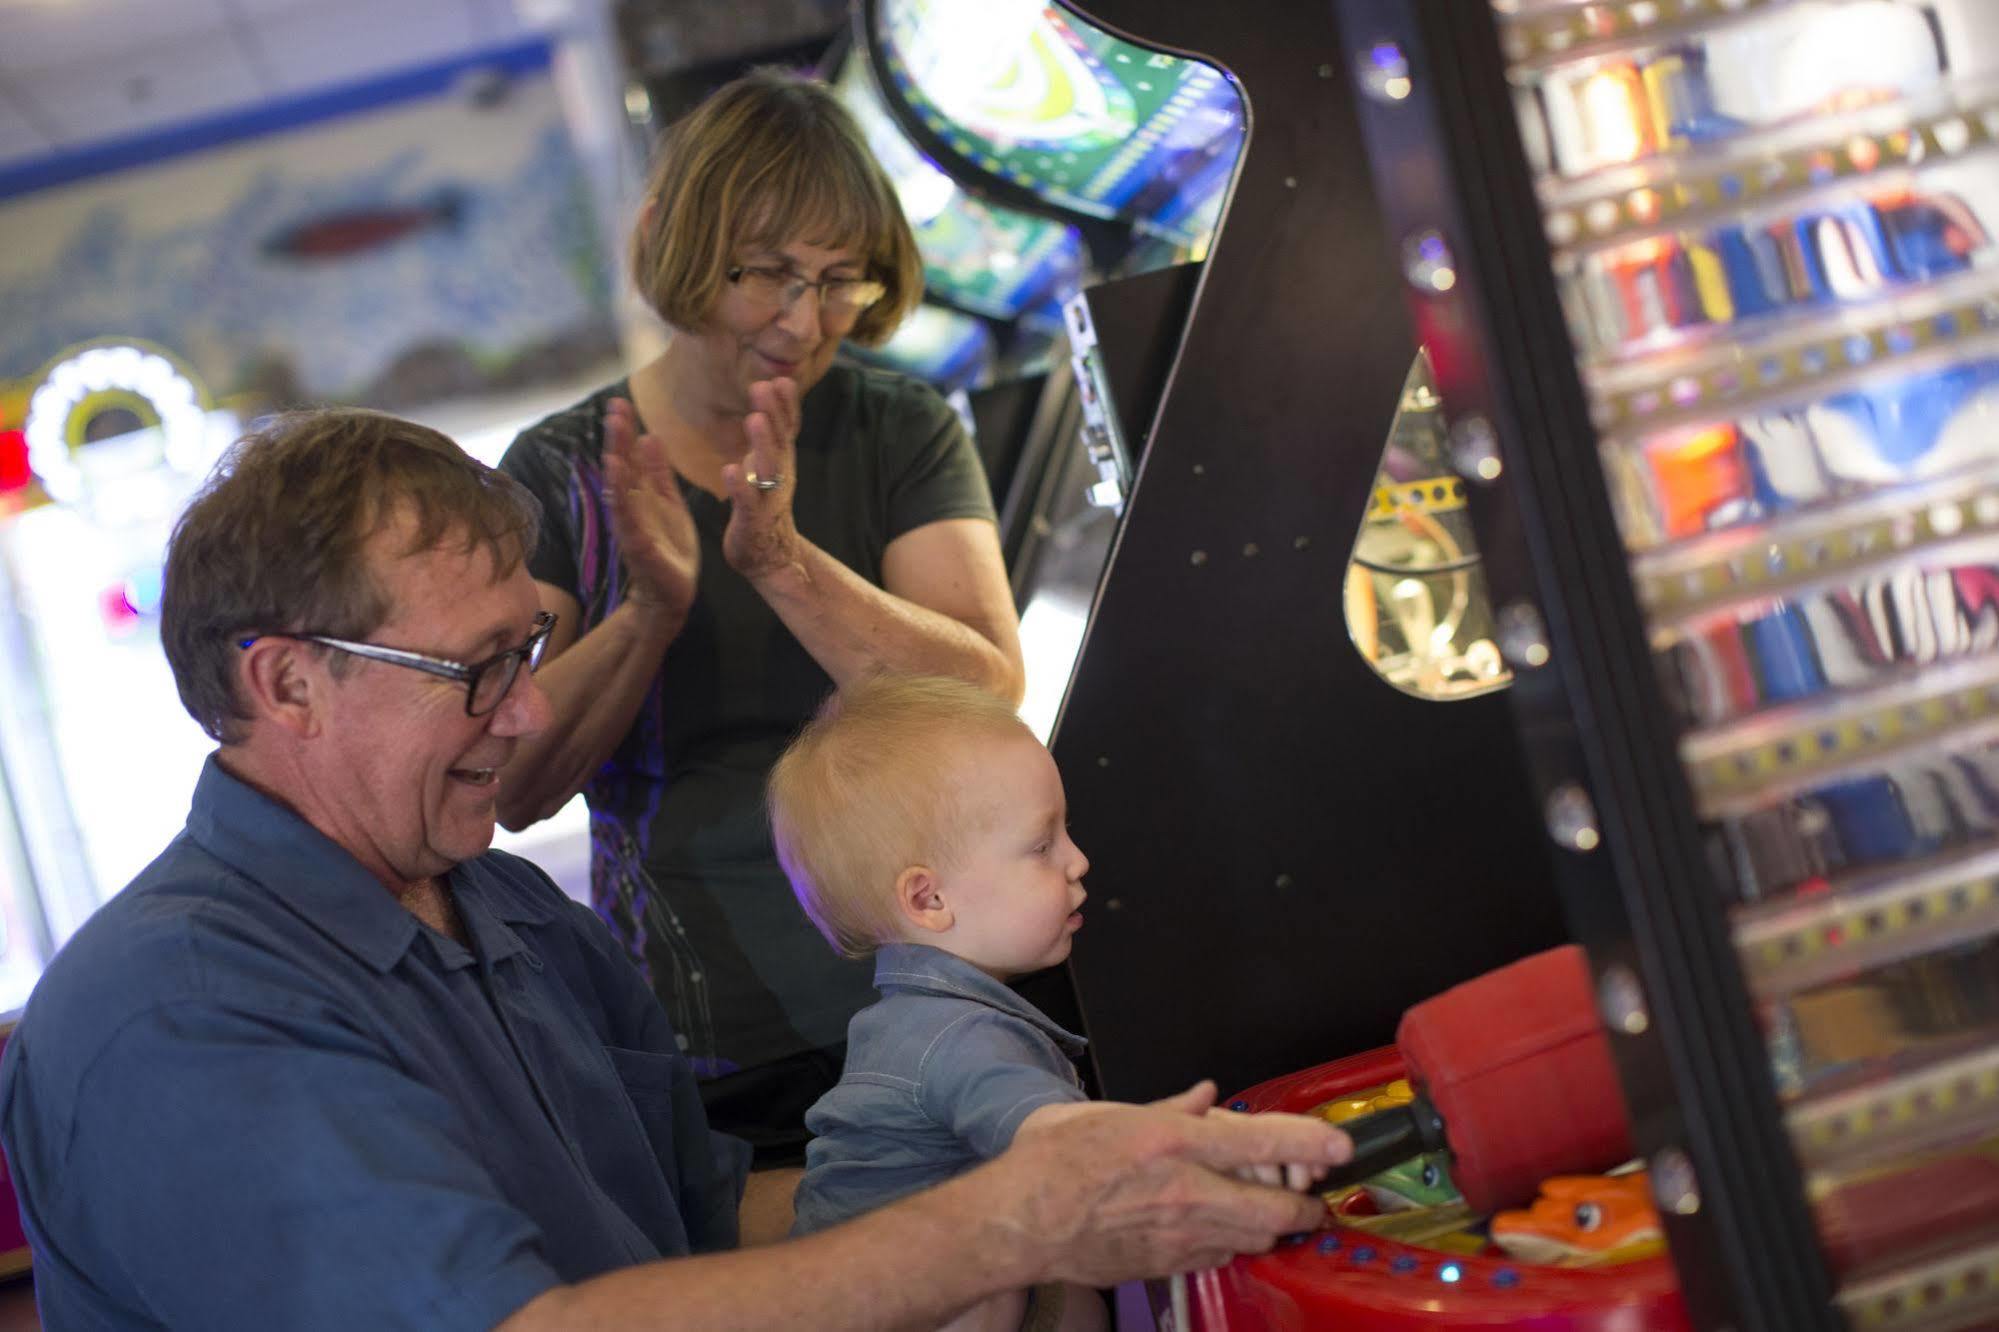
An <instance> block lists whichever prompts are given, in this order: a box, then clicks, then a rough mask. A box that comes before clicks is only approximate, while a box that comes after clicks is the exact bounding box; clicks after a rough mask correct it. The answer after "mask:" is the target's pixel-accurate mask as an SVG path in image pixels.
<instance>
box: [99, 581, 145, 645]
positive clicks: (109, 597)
mask: <svg viewBox="0 0 1999 1332" xmlns="http://www.w3.org/2000/svg"><path fill="white" fill-rule="evenodd" d="M97 610H98V613H99V614H100V615H102V616H103V617H104V627H105V629H106V630H107V631H109V632H110V633H112V634H125V633H129V632H131V630H132V628H133V626H135V625H137V624H138V622H139V608H138V607H137V606H134V605H133V604H132V602H131V599H130V598H129V597H127V596H126V595H125V587H124V584H122V583H121V584H119V585H118V586H116V587H107V588H105V589H104V590H103V591H102V592H100V593H98V594H97Z"/></svg>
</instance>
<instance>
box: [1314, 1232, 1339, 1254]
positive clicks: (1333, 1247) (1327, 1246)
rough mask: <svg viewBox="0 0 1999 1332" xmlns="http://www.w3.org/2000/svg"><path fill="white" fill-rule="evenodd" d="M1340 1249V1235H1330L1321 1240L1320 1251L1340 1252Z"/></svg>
mask: <svg viewBox="0 0 1999 1332" xmlns="http://www.w3.org/2000/svg"><path fill="white" fill-rule="evenodd" d="M1339 1250H1340V1237H1339V1236H1338V1235H1328V1236H1326V1237H1325V1238H1324V1239H1322V1240H1320V1241H1319V1252H1320V1253H1338V1252H1339Z"/></svg>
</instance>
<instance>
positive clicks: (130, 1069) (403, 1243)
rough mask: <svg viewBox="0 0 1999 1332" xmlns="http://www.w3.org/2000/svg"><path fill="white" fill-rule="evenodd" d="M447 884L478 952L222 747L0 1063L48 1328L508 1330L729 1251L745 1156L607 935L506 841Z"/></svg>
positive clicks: (2, 1107) (66, 957)
mask: <svg viewBox="0 0 1999 1332" xmlns="http://www.w3.org/2000/svg"><path fill="white" fill-rule="evenodd" d="M449 882H450V887H451V892H452V897H453V900H454V902H455V904H456V906H457V909H458V916H459V919H460V920H461V921H462V922H463V926H464V932H465V934H466V936H467V938H468V940H469V941H470V944H471V947H470V948H469V949H468V948H466V947H463V946H461V945H459V944H457V943H455V942H453V941H452V940H450V939H448V938H446V937H445V936H443V935H441V934H438V933H436V932H434V931H432V930H430V929H428V928H425V927H424V926H422V925H421V924H419V923H418V922H417V920H416V918H415V917H413V916H412V915H410V914H409V912H408V911H406V910H405V909H404V908H403V907H402V906H401V905H400V904H399V903H398V902H397V901H396V899H395V898H394V897H392V896H391V895H390V894H389V893H388V892H387V891H385V890H384V889H383V887H382V885H381V883H380V882H379V881H377V880H376V879H375V878H373V877H372V876H371V875H369V874H368V873H367V872H366V871H365V870H363V869H362V868H361V866H360V864H359V863H358V862H357V861H355V860H354V859H353V858H352V857H351V856H349V855H347V853H346V852H344V851H342V850H341V849H340V848H339V847H338V846H337V845H335V844H334V843H333V842H332V841H330V840H328V839H327V838H326V837H324V836H322V835H321V834H320V833H318V832H316V831H315V830H314V829H312V828H311V827H310V826H308V825H307V824H306V823H305V822H304V821H302V820H301V819H299V818H298V817H297V816H296V815H295V814H293V813H291V812H290V811H289V810H287V809H285V808H284V807H282V806H280V805H278V804H277V803H275V802H273V801H271V800H269V799H268V798H266V797H264V796H263V795H261V794H259V793H258V792H256V791H254V790H252V789H251V788H250V787H248V786H246V785H244V784H243V783H241V782H239V781H237V780H236V779H235V778H233V777H231V776H230V775H229V774H228V773H227V772H225V771H224V770H223V769H222V767H221V766H220V765H219V764H218V763H217V762H216V761H215V760H214V759H213V758H211V759H210V760H209V762H208V766H207V767H206V768H205V769H204V770H203V772H202V775H201V780H200V783H199V784H198V786H197V787H196V790H195V795H194V806H193V810H192V812H191V813H190V815H189V817H188V821H187V828H186V830H185V831H184V832H183V833H182V834H181V835H180V836H179V837H177V838H175V839H174V841H173V842H172V843H171V844H170V845H169V846H168V847H167V849H166V851H165V852H164V853H163V854H162V855H161V856H160V857H159V859H157V860H155V861H154V862H153V863H152V864H151V865H150V866H148V867H147V868H146V870H145V871H144V872H142V873H141V874H140V875H139V877H138V878H137V879H136V880H134V881H133V883H132V885H131V886H130V887H129V888H127V889H126V890H125V891H124V892H123V893H121V894H119V895H118V896H117V897H116V898H114V899H112V901H110V902H109V903H107V904H106V905H105V906H104V907H103V908H102V909H101V910H100V911H98V913H97V914H96V915H95V916H94V917H93V918H92V919H91V920H90V921H89V922H87V923H86V924H85V925H84V927H83V928H82V929H81V930H79V931H78V932H77V934H76V936H75V937H74V938H73V939H72V940H71V941H70V942H69V944H68V945H67V946H66V947H65V948H63V950H62V951H61V952H60V953H59V954H58V955H57V956H56V958H55V959H54V961H53V962H52V963H51V964H50V966H49V969H48V972H47V974H46V975H45V976H44V977H43V978H42V981H41V984H40V985H38V986H37V987H36V989H35V992H34V994H33V996H32V997H31V998H30V1000H29V1003H28V1008H27V1012H26V1015H25V1016H24V1018H23V1020H22V1022H21V1025H20V1027H19V1028H18V1029H17V1031H16V1032H15V1034H14V1036H13V1039H12V1040H10V1041H9V1042H8V1044H7V1050H6V1056H5V1059H4V1062H0V1137H4V1139H5V1143H6V1148H7V1155H8V1160H9V1164H10V1165H11V1167H12V1170H13V1174H14V1179H15V1185H16V1188H17V1189H18V1191H19V1194H20V1199H21V1210H22V1215H23V1219H24V1220H25V1221H26V1223H27V1228H28V1235H29V1240H30V1242H31V1244H32V1245H33V1248H34V1253H35V1294H36V1299H37V1301H38V1302H39V1303H40V1305H41V1308H42V1314H43V1319H44V1321H45V1322H46V1323H47V1324H48V1325H49V1326H52V1327H65V1328H67V1327H76V1328H152V1327H159V1326H171V1327H189V1328H193V1327H199V1328H205V1329H231V1328H245V1329H249V1328H255V1329H259V1332H262V1330H263V1329H270V1328H280V1327H282V1328H322V1327H323V1328H339V1329H343V1330H346V1329H354V1328H364V1327H365V1328H425V1329H432V1328H489V1327H491V1326H493V1325H494V1324H495V1323H498V1322H500V1321H501V1320H503V1319H504V1318H506V1317H507V1316H508V1315H509V1314H511V1313H513V1312H514V1311H515V1310H517V1309H518V1308H520V1306H522V1305H523V1304H525V1303H527V1302H528V1301H529V1300H531V1299H533V1298H534V1297H535V1296H536V1295H538V1294H540V1293H541V1292H543V1291H544V1290H547V1289H549V1288H550V1287H552V1286H554V1285H556V1284H558V1283H562V1282H573V1281H578V1280H581V1279H583V1278H585V1277H589V1276H592V1275H595V1274H597V1273H600V1272H604V1271H608V1270H610V1269H613V1268H618V1267H624V1266H627V1265H629V1264H632V1263H637V1262H642V1261H646V1260H648V1259H653V1258H658V1257H661V1256H671V1255H675V1254H683V1253H687V1252H690V1251H701V1250H707V1249H718V1248H727V1247H730V1246H732V1245H733V1244H734V1243H735V1239H736V1204H737V1200H738V1198H739V1197H740V1195H741V1189H742V1179H743V1175H744V1172H745V1170H746V1168H747V1158H748V1152H747V1149H746V1148H745V1147H744V1145H743V1144H741V1143H739V1142H736V1141H735V1140H734V1139H730V1138H724V1137H721V1136H719V1135H711V1134H710V1133H709V1131H708V1128H707V1122H706V1120H705V1119H704V1117H703V1115H702V1111H701V1102H700V1098H699V1095H698V1093H697V1091H696V1087H695V1084H694V1080H693V1077H692V1075H691V1074H690V1072H689V1071H688V1068H687V1065H686V1062H685V1060H684V1059H682V1057H681V1056H680V1055H679V1053H678V1052H677V1050H676V1045H675V1041H674V1036H673V1032H672V1029H671V1027H670V1025H669V1023H668V1021H667V1018H666V1014H665V1012H664V1011H663V1010H662V1009H661V1008H660V1006H659V1004H658V1002H657V1001H656V1000H655V999H654V997H653V995H652V993H651V991H650V989H648V987H647V986H646V984H645V982H644V981H643V980H642V979H641V978H640V977H639V976H638V974H637V973H636V972H635V971H634V970H633V968H632V967H631V966H630V964H629V963H628V962H627V961H626V960H625V957H624V955H623V954H622V952H621V951H620V949H619V948H618V946H617V944H616V943H615V942H614V941H613V940H612V938H611V936H610V934H609V932H608V931H606V930H605V929H604V928H603V926H602V925H601V924H600V923H599V922H598V921H597V919H596V918H595V917H594V916H592V915H591V914H590V912H589V911H588V910H587V909H586V908H584V907H582V906H580V905H578V904H576V903H574V902H571V901H569V900H568V899H567V898H566V897H564V896H563V895H562V893H561V892H560V891H559V890H557V889H556V888H555V886H554V885H553V884H551V883H550V882H549V880H548V878H547V877H546V876H545V875H543V874H542V873H541V872H540V871H539V870H537V869H535V868H534V867H533V866H532V865H530V864H528V863H527V862H526V861H523V860H519V859H516V858H514V857H512V856H508V855H505V854H502V853H499V852H492V853H489V854H487V855H484V856H481V857H479V858H478V859H476V860H473V861H469V862H467V863H466V864H463V865H460V866H459V867H458V868H457V869H455V870H453V871H452V873H451V875H450V880H449Z"/></svg>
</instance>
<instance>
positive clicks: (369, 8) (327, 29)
mask: <svg viewBox="0 0 1999 1332" xmlns="http://www.w3.org/2000/svg"><path fill="white" fill-rule="evenodd" d="M257 29H258V34H259V36H260V37H261V39H262V42H263V50H264V57H265V60H266V62H267V63H268V65H269V66H270V69H271V71H272V74H273V76H274V77H275V78H276V79H277V80H278V86H279V89H280V90H281V91H282V92H286V93H298V92H304V91H307V90H309V89H312V88H317V87H323V86H325V85H327V84H331V83H346V82H350V81H352V80H355V79H362V78H368V77H371V76H373V75H377V74H386V73H389V72H391V71H393V70H397V69H407V68H409V67H411V66H413V65H425V64H430V63H431V62H433V61H439V60H448V59H450V58H451V57H453V56H458V55H463V54H465V53H466V52H467V51H470V50H473V49H475V48H478V47H481V46H485V45H488V44H489V43H490V41H491V38H489V37H487V36H486V35H485V34H484V33H482V32H481V31H480V25H477V24H475V21H474V17H473V14H472V11H471V9H470V7H469V6H467V5H465V4H463V3H461V2H460V0H448V2H437V3H433V2H432V0H424V2H423V3H412V2H411V0H347V3H344V4H339V5H327V4H321V5H314V6H311V7H310V8H306V9H299V10H294V11H291V12H289V13H285V14H281V15H277V16H275V17H272V18H270V19H267V20H261V21H259V23H258V24H257Z"/></svg>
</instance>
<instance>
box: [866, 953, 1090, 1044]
mask: <svg viewBox="0 0 1999 1332" xmlns="http://www.w3.org/2000/svg"><path fill="white" fill-rule="evenodd" d="M875 988H876V989H877V990H880V991H881V992H882V994H883V995H887V994H888V993H889V992H890V991H900V992H902V993H905V994H937V995H946V996H949V997H951V998H954V999H971V1000H974V1001H976V1002H978V1003H981V1004H984V1005H986V1006H987V1007H989V1008H997V1009H999V1010H1000V1011H1001V1012H1002V1013H1006V1014H1009V1015H1011V1016H1013V1017H1017V1018H1019V1019H1020V1020H1021V1021H1023V1022H1029V1023H1032V1024H1033V1025H1034V1026H1036V1027H1038V1028H1039V1029H1040V1030H1042V1031H1043V1032H1046V1033H1047V1034H1048V1036H1049V1038H1050V1039H1052V1040H1053V1041H1054V1042H1055V1043H1056V1044H1057V1045H1059V1046H1061V1047H1062V1050H1063V1052H1064V1053H1066V1054H1069V1055H1071V1056H1074V1055H1080V1054H1082V1053H1083V1051H1084V1050H1085V1049H1087V1048H1088V1047H1089V1042H1088V1041H1086V1040H1084V1039H1083V1038H1082V1037H1081V1036H1078V1035H1076V1034H1075V1033H1073V1032H1071V1031H1069V1030H1067V1029H1066V1028H1064V1027H1061V1026H1058V1025H1057V1024H1056V1023H1054V1022H1052V1021H1050V1020H1049V1018H1048V1015H1047V1014H1045V1013H1043V1012H1042V1011H1041V1010H1040V1009H1038V1008H1036V1007H1035V1006H1034V1005H1033V1004H1030V1003H1028V1002H1027V1000H1025V999H1023V998H1021V997H1020V996H1019V995H1018V994H1016V993H1015V992H1014V991H1013V990H1011V989H1009V988H1008V987H1007V986H1006V985H1005V984H1004V983H1002V982H1000V981H996V980H994V979H993V978H992V977H991V976H988V975H987V974H986V973H985V972H983V971H980V970H979V969H978V968H977V967H975V966H973V965H972V964H971V963H970V962H967V961H966V960H965V959H964V958H962V957H959V956H958V955H957V954H955V953H947V952H945V951H944V950H943V949H942V948H934V947H932V946H931V945H929V944H916V943H891V944H883V945H882V946H881V947H880V948H877V949H876V950H875Z"/></svg>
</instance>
